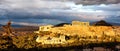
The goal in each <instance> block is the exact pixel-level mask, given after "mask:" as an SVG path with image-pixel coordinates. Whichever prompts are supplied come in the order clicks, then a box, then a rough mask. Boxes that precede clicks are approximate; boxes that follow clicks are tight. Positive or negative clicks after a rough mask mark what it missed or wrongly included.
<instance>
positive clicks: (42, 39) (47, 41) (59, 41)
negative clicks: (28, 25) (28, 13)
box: [36, 35, 66, 44]
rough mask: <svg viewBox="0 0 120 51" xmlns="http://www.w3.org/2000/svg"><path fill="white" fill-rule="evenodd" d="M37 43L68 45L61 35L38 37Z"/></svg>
mask: <svg viewBox="0 0 120 51" xmlns="http://www.w3.org/2000/svg"><path fill="white" fill-rule="evenodd" d="M36 42H38V43H41V44H64V43H66V40H65V36H63V35H60V36H59V37H52V36H49V35H45V36H41V37H40V36H38V38H37V39H36Z"/></svg>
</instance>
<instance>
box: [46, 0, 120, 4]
mask: <svg viewBox="0 0 120 51" xmlns="http://www.w3.org/2000/svg"><path fill="white" fill-rule="evenodd" d="M47 1H62V2H66V1H72V2H74V3H76V4H83V5H98V4H117V3H120V0H47Z"/></svg>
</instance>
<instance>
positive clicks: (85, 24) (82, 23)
mask: <svg viewBox="0 0 120 51" xmlns="http://www.w3.org/2000/svg"><path fill="white" fill-rule="evenodd" d="M89 24H90V23H89V22H80V21H72V26H74V25H79V26H89Z"/></svg>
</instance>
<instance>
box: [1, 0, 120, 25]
mask: <svg viewBox="0 0 120 51" xmlns="http://www.w3.org/2000/svg"><path fill="white" fill-rule="evenodd" d="M119 6H120V0H0V24H3V25H4V24H5V23H6V22H7V21H8V20H11V21H12V23H13V24H18V25H31V26H36V25H47V24H54V25H55V24H59V23H70V22H71V21H73V20H78V21H89V22H95V21H99V20H105V21H107V22H109V23H117V24H120V7H119Z"/></svg>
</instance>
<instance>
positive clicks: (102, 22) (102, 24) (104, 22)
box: [92, 20, 112, 26]
mask: <svg viewBox="0 0 120 51" xmlns="http://www.w3.org/2000/svg"><path fill="white" fill-rule="evenodd" d="M92 25H93V26H112V25H111V24H109V23H107V22H106V21H104V20H100V21H98V22H95V23H93V24H92Z"/></svg>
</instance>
